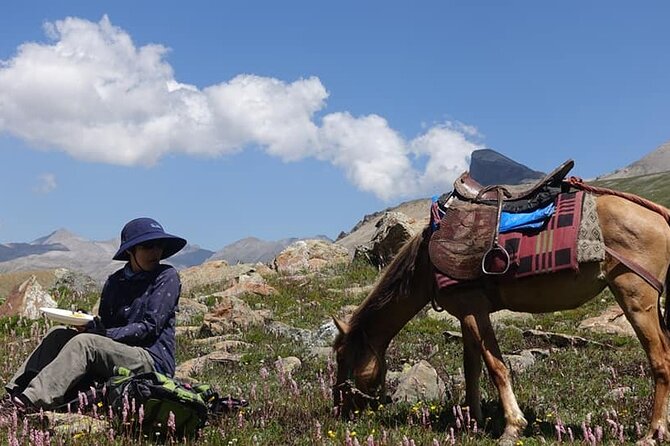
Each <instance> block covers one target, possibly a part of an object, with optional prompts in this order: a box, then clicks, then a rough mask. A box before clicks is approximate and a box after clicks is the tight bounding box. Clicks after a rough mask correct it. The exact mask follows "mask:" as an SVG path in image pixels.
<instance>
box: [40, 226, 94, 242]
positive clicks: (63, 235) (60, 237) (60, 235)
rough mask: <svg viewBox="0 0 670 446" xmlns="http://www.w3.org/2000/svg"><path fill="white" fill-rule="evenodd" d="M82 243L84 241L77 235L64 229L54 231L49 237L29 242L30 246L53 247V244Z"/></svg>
mask: <svg viewBox="0 0 670 446" xmlns="http://www.w3.org/2000/svg"><path fill="white" fill-rule="evenodd" d="M74 240H76V241H83V240H84V239H83V238H82V237H80V236H78V235H77V234H75V233H73V232H70V231H68V230H67V229H65V228H60V229H57V230H55V231H54V232H52V233H51V234H49V235H46V236H44V237H40V238H38V239H36V240H33V241H32V242H31V244H32V245H55V244H59V243H60V244H66V243H67V242H71V241H74Z"/></svg>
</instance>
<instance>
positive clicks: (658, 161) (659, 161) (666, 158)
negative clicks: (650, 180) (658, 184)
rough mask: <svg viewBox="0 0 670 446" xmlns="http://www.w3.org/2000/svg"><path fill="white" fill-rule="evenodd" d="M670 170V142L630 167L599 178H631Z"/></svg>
mask: <svg viewBox="0 0 670 446" xmlns="http://www.w3.org/2000/svg"><path fill="white" fill-rule="evenodd" d="M668 170H670V141H667V142H665V143H663V144H661V145H660V146H658V147H657V148H656V149H655V150H654V151H653V152H651V153H649V154H648V155H646V156H644V157H643V158H641V159H639V160H638V161H635V162H634V163H632V164H629V165H628V166H626V167H624V168H622V169H618V170H615V171H614V172H612V173H609V174H607V175H603V176H601V177H598V179H599V180H601V179H602V180H613V179H616V178H629V177H636V176H640V175H649V174H652V173H658V172H666V171H668Z"/></svg>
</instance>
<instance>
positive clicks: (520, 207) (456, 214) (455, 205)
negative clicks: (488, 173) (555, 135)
mask: <svg viewBox="0 0 670 446" xmlns="http://www.w3.org/2000/svg"><path fill="white" fill-rule="evenodd" d="M574 164H575V163H574V161H573V160H568V161H566V162H564V163H563V164H561V165H560V166H559V167H557V168H556V169H554V170H553V171H552V172H551V173H549V174H548V175H546V176H545V177H544V178H542V179H541V180H540V181H538V182H536V183H534V184H531V185H518V186H503V185H491V186H482V185H481V184H479V183H478V182H477V181H475V180H474V179H473V178H472V177H471V176H470V174H469V173H468V172H465V173H463V174H462V175H461V176H460V177H458V178H457V179H456V181H455V182H454V189H453V192H452V193H451V194H450V195H449V196H448V198H447V199H446V202H445V204H444V205H443V209H442V210H443V212H444V216H443V217H442V219H441V220H440V224H439V229H438V230H437V231H435V232H434V233H433V235H432V236H431V239H430V243H429V245H428V252H429V255H430V258H431V261H432V262H433V264H434V265H435V267H436V268H437V269H439V270H440V271H442V272H443V273H444V274H446V275H447V276H449V277H451V278H453V279H456V280H473V279H477V278H479V277H481V276H482V275H502V274H505V273H506V272H507V271H508V269H509V267H510V258H509V253H508V252H507V250H506V249H505V248H504V247H503V246H501V245H500V244H499V242H498V238H499V232H498V227H499V223H500V215H501V213H502V211H503V210H504V211H506V212H515V213H516V212H529V211H532V210H534V209H537V208H539V207H542V206H546V205H548V204H549V203H550V202H553V201H554V200H555V199H556V196H557V195H558V194H559V193H560V191H561V185H562V182H563V179H564V178H565V176H566V175H567V173H568V172H569V171H570V170H571V169H572V168H573V166H574Z"/></svg>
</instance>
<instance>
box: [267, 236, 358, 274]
mask: <svg viewBox="0 0 670 446" xmlns="http://www.w3.org/2000/svg"><path fill="white" fill-rule="evenodd" d="M348 262H349V251H347V249H346V248H344V247H342V246H340V245H337V244H334V243H330V242H326V241H324V240H300V241H298V242H295V243H294V244H292V245H291V246H289V247H288V248H286V249H285V250H283V251H282V252H281V253H279V255H278V256H277V257H275V260H274V268H275V270H277V272H278V273H280V274H288V275H290V274H298V273H304V272H315V271H320V270H321V269H323V268H325V267H328V266H335V265H338V264H343V263H348Z"/></svg>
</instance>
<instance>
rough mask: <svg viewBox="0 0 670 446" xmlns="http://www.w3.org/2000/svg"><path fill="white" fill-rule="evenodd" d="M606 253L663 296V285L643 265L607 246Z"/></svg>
mask: <svg viewBox="0 0 670 446" xmlns="http://www.w3.org/2000/svg"><path fill="white" fill-rule="evenodd" d="M605 251H606V252H607V253H608V254H609V255H611V256H612V257H614V258H615V259H617V260H618V261H619V262H621V264H622V265H625V266H626V267H627V268H628V269H629V270H631V271H633V272H634V273H635V274H637V275H638V276H640V277H641V278H643V279H644V280H645V281H646V282H647V283H648V284H649V285H651V286H652V287H654V289H655V290H656V291H658V295H659V296H660V295H661V294H663V284H662V283H661V281H660V280H658V279H657V278H656V277H654V276H653V275H652V274H651V273H650V272H649V271H647V270H646V269H644V268H643V267H642V266H641V265H639V264H637V263H635V262H633V261H632V260H630V259H627V258H625V257H624V256H622V255H621V254H619V253H618V252H616V251H614V250H613V249H611V248H609V247H607V246H605Z"/></svg>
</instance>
